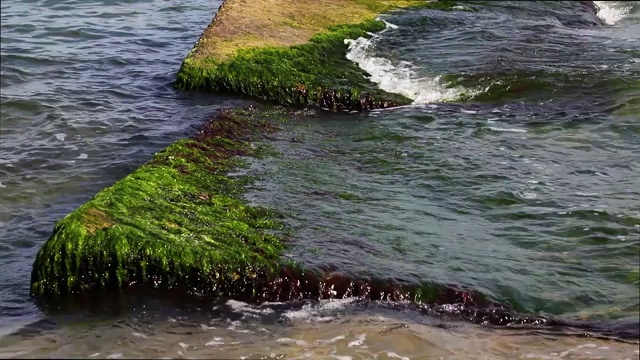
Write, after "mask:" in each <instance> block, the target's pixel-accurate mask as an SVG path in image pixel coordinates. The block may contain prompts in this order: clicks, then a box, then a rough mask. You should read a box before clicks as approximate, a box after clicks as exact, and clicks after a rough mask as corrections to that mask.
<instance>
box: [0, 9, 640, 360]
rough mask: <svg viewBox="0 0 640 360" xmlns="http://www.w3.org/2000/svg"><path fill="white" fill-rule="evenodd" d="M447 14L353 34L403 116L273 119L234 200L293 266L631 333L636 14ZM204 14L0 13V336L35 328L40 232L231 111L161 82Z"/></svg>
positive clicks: (358, 56)
mask: <svg viewBox="0 0 640 360" xmlns="http://www.w3.org/2000/svg"><path fill="white" fill-rule="evenodd" d="M463 5H464V6H467V7H471V8H473V9H474V10H476V11H474V12H468V11H463V9H462V10H458V11H453V12H442V11H435V10H416V11H411V12H398V13H394V14H389V15H386V16H384V19H385V21H387V22H388V23H389V24H390V25H389V28H388V29H387V30H385V31H384V32H383V33H381V34H380V35H378V36H376V37H375V38H374V39H373V40H365V39H353V40H354V41H352V42H350V45H351V51H350V53H349V55H348V56H349V57H350V58H351V59H352V60H354V61H356V62H357V63H358V64H359V65H360V66H361V67H363V68H364V69H366V70H367V71H369V72H370V73H371V74H372V79H373V80H374V81H376V82H378V83H380V86H381V87H383V88H385V89H387V90H390V91H396V92H401V93H404V94H405V95H407V96H410V97H412V98H414V99H415V103H414V104H413V105H411V106H406V107H402V108H397V109H390V110H383V111H374V112H371V113H366V114H340V113H337V114H336V113H329V112H324V111H317V112H315V114H314V115H311V116H306V117H301V118H300V119H298V120H296V121H292V122H291V123H290V124H288V125H287V126H286V127H285V128H284V129H283V131H281V132H280V133H278V134H276V135H275V138H274V139H272V141H271V142H270V143H271V144H272V145H274V146H275V147H276V148H277V149H278V150H280V152H281V155H280V156H277V157H274V158H270V159H265V160H260V161H256V162H255V163H254V166H253V167H252V168H251V170H250V172H252V173H253V174H255V175H259V176H260V178H261V180H260V181H258V182H257V183H256V184H255V185H254V186H253V188H252V189H250V191H249V193H248V195H247V196H248V198H249V200H250V201H252V202H255V203H258V204H261V205H267V206H270V207H273V208H276V209H278V210H282V211H283V212H285V213H286V214H287V216H288V218H287V221H288V222H289V224H290V225H291V226H292V227H293V229H295V232H294V239H293V241H294V242H293V244H294V246H293V248H292V249H291V252H290V254H289V255H290V256H292V257H293V258H295V259H298V260H301V261H303V262H304V263H306V264H309V265H315V266H323V267H326V266H331V267H335V268H338V269H341V270H342V271H346V272H349V273H353V274H361V275H376V276H383V277H392V278H397V279H402V280H421V281H435V282H439V283H445V284H461V285H465V286H467V287H470V288H472V289H475V290H478V291H480V292H483V293H485V294H487V295H489V296H490V297H492V298H493V299H495V300H497V301H500V302H503V303H506V304H509V305H511V306H513V307H514V308H516V309H517V310H519V311H521V312H523V313H535V314H539V315H548V316H553V317H555V318H561V319H588V320H589V321H596V320H606V323H607V324H608V325H607V326H608V328H609V329H611V328H614V329H615V327H616V326H620V328H621V329H623V330H621V331H631V333H632V334H635V335H632V338H633V337H634V336H635V338H636V339H637V327H638V324H639V322H640V320H639V318H638V316H639V315H638V313H639V309H638V307H639V306H640V296H639V288H638V287H639V286H640V280H639V278H638V273H639V266H640V260H639V255H640V138H639V137H640V122H639V120H640V21H639V19H640V15H639V12H640V7H638V6H637V4H634V3H632V2H612V3H610V4H608V5H607V6H608V7H606V8H603V9H601V11H600V13H598V15H599V16H597V15H596V14H595V13H593V12H591V11H590V10H589V6H586V5H584V4H582V3H580V2H569V1H560V2H509V1H505V2H499V3H490V2H467V3H464V4H463ZM45 8H46V9H47V10H46V11H44V10H43V11H35V9H45ZM214 9H217V3H216V4H213V5H211V4H209V3H206V4H205V3H189V4H187V3H179V2H171V3H156V2H145V1H130V2H122V3H120V2H92V3H86V2H83V3H76V2H65V1H49V2H42V1H36V2H29V1H17V0H16V1H6V2H3V3H2V9H1V10H2V54H1V56H2V59H1V60H2V98H1V102H2V103H1V105H2V109H1V115H2V123H1V124H2V126H1V128H0V136H1V139H2V143H1V144H0V204H1V205H2V206H1V207H0V224H1V226H0V268H2V269H3V271H2V272H0V324H1V325H0V333H9V332H12V331H15V330H16V329H20V328H21V327H23V326H24V325H25V324H30V323H34V322H37V323H36V324H41V325H39V326H40V327H44V328H46V324H47V321H51V320H50V319H48V318H47V317H46V316H44V315H43V314H42V313H41V312H40V311H39V310H38V308H37V307H36V306H34V305H33V304H32V302H31V300H30V299H29V298H28V287H29V276H30V271H31V264H32V262H33V258H34V255H35V252H36V251H37V249H38V247H39V246H40V245H41V244H42V243H43V242H44V241H45V240H46V239H47V237H48V236H49V235H50V232H51V229H52V227H53V224H54V223H55V222H56V221H57V220H59V219H60V218H61V217H63V216H64V215H65V214H67V213H68V212H70V211H72V210H73V209H74V208H75V207H77V206H78V205H80V204H82V203H83V202H85V201H87V200H88V199H89V198H90V197H91V196H92V195H93V194H95V193H96V192H97V191H99V190H100V189H102V188H104V187H105V186H108V185H110V184H112V183H113V182H115V181H117V180H118V179H120V178H122V177H123V176H125V175H126V174H127V173H129V172H130V171H131V170H133V169H134V168H135V167H137V166H139V165H140V164H141V163H143V162H144V161H146V160H147V159H148V158H149V157H150V156H151V154H153V153H154V152H155V151H157V150H159V149H161V148H162V147H164V146H166V145H167V144H168V143H170V142H171V141H173V140H175V139H178V138H181V137H184V136H186V135H188V134H190V133H192V132H193V131H194V129H195V128H196V127H197V125H198V124H200V123H202V121H204V120H205V119H206V117H207V116H208V115H209V114H211V113H212V112H213V111H214V110H216V109H218V108H220V107H224V106H230V105H234V104H241V103H243V101H241V100H237V99H234V98H232V97H227V98H225V97H219V96H214V95H205V94H198V93H182V92H177V91H175V90H173V88H172V81H173V79H174V76H175V72H176V71H177V69H178V67H179V64H180V61H181V60H182V58H183V57H184V56H185V55H186V53H187V52H188V51H189V50H190V48H191V46H192V45H193V43H194V42H195V41H196V40H197V37H198V36H199V34H200V31H201V30H202V29H204V27H205V26H206V24H207V23H208V22H209V21H210V19H211V18H212V17H213V11H214ZM603 10H606V11H603ZM150 308H151V307H150ZM169 308H170V307H169ZM154 309H155V308H154ZM162 309H164V310H154V311H156V312H157V313H158V314H164V312H165V311H169V312H171V311H173V310H167V307H166V305H165V306H164V307H162ZM150 312H151V313H152V314H153V312H152V311H150ZM148 316H152V315H148ZM191 316H193V315H191ZM201 316H205V317H206V315H197V316H196V317H201ZM86 321H89V320H86ZM104 321H107V322H108V321H109V320H104ZM194 321H195V320H194ZM198 321H202V320H198ZM270 321H271V320H270ZM425 321H426V320H425ZM134 322H135V321H134ZM427 322H428V321H427ZM42 324H45V325H42ZM114 324H115V323H114ZM114 326H115V325H114ZM124 326H126V327H132V326H133V325H131V323H127V325H124ZM216 326H217V325H216ZM36 328H38V327H37V326H36ZM634 329H635V330H634ZM38 331H42V330H38ZM634 331H635V332H634ZM614 333H615V331H614ZM165 335H166V334H165ZM74 341H75V342H74V344H76V343H78V341H79V342H80V344H82V340H79V339H75V340H74ZM32 346H35V347H38V346H40V345H37V346H36V345H33V344H32ZM74 351H75V350H74ZM87 351H88V350H87ZM80 353H81V352H80ZM60 354H67V353H65V352H62V353H60ZM86 354H89V353H86ZM86 354H85V355H84V356H87V355H86ZM158 356H161V355H158Z"/></svg>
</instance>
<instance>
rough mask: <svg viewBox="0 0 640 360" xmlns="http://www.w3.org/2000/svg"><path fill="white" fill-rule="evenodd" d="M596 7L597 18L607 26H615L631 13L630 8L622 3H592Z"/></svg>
mask: <svg viewBox="0 0 640 360" xmlns="http://www.w3.org/2000/svg"><path fill="white" fill-rule="evenodd" d="M594 4H596V6H597V7H598V17H599V18H600V19H602V20H603V21H604V22H605V23H606V24H608V25H615V24H616V23H617V22H618V21H620V20H622V19H623V18H624V17H625V16H627V14H629V12H630V11H631V6H629V5H626V4H624V3H623V2H622V1H594Z"/></svg>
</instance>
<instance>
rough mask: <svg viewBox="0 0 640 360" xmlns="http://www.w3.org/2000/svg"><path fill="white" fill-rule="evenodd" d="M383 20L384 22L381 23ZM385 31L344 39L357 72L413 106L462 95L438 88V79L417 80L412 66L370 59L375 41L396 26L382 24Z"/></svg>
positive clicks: (454, 89)
mask: <svg viewBox="0 0 640 360" xmlns="http://www.w3.org/2000/svg"><path fill="white" fill-rule="evenodd" d="M383 21H384V20H383ZM385 24H386V25H387V28H386V29H385V30H383V31H381V32H379V33H377V34H375V35H373V36H372V37H371V38H369V39H366V38H362V37H361V38H358V39H355V40H354V39H346V40H345V44H348V45H349V51H348V53H347V59H349V60H351V61H353V62H355V63H357V64H358V66H360V68H361V69H363V70H365V71H366V72H368V73H369V74H371V81H373V82H374V83H376V84H378V86H380V88H382V89H383V90H386V91H389V92H392V93H398V94H402V95H404V96H406V97H408V98H410V99H412V100H413V103H414V104H428V103H433V102H444V101H452V100H454V99H456V98H458V97H459V96H460V95H461V94H463V92H464V88H463V87H461V86H460V87H456V88H451V89H447V88H445V87H444V86H442V85H440V83H439V80H440V77H439V76H435V77H421V78H417V77H416V74H415V72H414V70H413V67H414V65H413V64H412V63H410V62H407V61H401V62H399V64H398V65H394V64H393V63H392V62H391V61H390V60H389V59H386V58H383V57H377V56H374V55H373V54H374V48H375V43H376V41H377V40H378V39H379V38H380V36H381V35H383V34H384V33H386V32H388V31H390V30H393V29H397V28H398V26H397V25H394V24H391V23H388V22H386V21H385Z"/></svg>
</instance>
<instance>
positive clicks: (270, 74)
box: [175, 0, 456, 111]
mask: <svg viewBox="0 0 640 360" xmlns="http://www.w3.org/2000/svg"><path fill="white" fill-rule="evenodd" d="M455 4H456V3H455V2H454V1H450V0H444V1H431V2H427V1H420V0H395V1H391V0H322V1H311V0H301V1H298V2H296V5H295V7H292V8H289V7H287V6H282V4H279V3H278V1H276V0H262V1H260V2H255V4H253V5H249V4H247V3H246V2H243V3H242V5H240V4H239V3H238V1H235V0H227V1H225V2H224V3H223V6H221V8H220V10H219V11H218V14H217V15H216V18H214V20H213V22H212V23H211V25H210V26H209V27H208V28H207V30H205V32H204V34H203V35H202V37H201V38H200V40H198V42H197V43H196V46H195V47H194V49H193V50H192V51H191V52H190V53H189V55H188V56H187V58H186V59H185V60H184V62H183V63H182V66H181V68H180V70H179V72H178V74H177V79H176V83H175V84H176V86H177V87H178V88H180V89H183V90H192V89H198V90H207V91H215V92H219V93H231V94H241V95H247V96H250V97H254V98H258V99H263V100H267V101H272V102H275V103H277V104H281V105H288V106H292V105H297V106H304V105H308V104H314V105H319V106H321V107H325V108H330V109H344V110H357V111H362V110H367V109H371V108H386V107H392V106H398V105H404V104H408V103H410V102H411V100H410V99H408V98H407V97H405V96H403V95H399V94H392V93H389V92H386V91H384V90H381V89H379V88H378V87H377V86H376V84H374V83H372V82H371V81H369V80H368V78H367V77H368V74H367V73H366V72H365V71H364V70H362V69H360V68H359V67H358V66H357V65H356V64H354V63H353V62H351V61H349V60H348V59H346V53H347V50H348V45H347V44H345V42H344V40H345V39H353V38H358V37H370V36H371V33H373V32H378V31H381V30H383V29H384V28H385V24H384V22H382V21H379V20H376V18H377V16H378V15H379V14H381V13H383V12H386V11H389V10H392V9H399V8H406V7H417V6H420V7H432V8H435V9H450V8H452V7H454V6H455ZM270 6H272V7H270ZM247 18H248V19H249V20H250V21H251V22H250V23H248V22H247ZM245 22H247V23H246V24H245Z"/></svg>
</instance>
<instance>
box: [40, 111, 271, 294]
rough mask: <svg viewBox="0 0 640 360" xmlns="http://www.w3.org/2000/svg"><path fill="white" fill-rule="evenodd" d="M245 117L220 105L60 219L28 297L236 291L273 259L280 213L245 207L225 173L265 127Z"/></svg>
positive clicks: (248, 150)
mask: <svg viewBox="0 0 640 360" xmlns="http://www.w3.org/2000/svg"><path fill="white" fill-rule="evenodd" d="M268 130H270V127H269V125H268V123H267V122H265V121H263V120H261V119H256V118H254V116H253V115H251V114H249V113H243V114H240V112H238V111H236V112H235V113H232V112H229V111H225V112H223V113H222V114H221V115H220V116H218V117H217V118H216V119H214V120H213V121H211V122H210V123H208V124H207V125H206V126H205V127H204V128H203V129H202V130H201V131H200V132H199V133H198V135H197V136H195V137H193V138H191V139H185V140H179V141H177V142H175V143H173V144H171V145H170V146H169V147H167V148H166V149H164V150H162V151H160V152H159V153H157V154H156V155H155V156H154V157H153V158H152V159H151V161H149V162H148V163H147V164H145V165H143V166H142V167H140V168H138V169H137V170H136V171H134V172H133V173H131V174H130V175H128V176H127V177H125V178H124V179H122V180H120V181H118V182H117V183H116V184H114V185H113V186H111V187H109V188H106V189H104V190H102V191H101V192H100V193H98V194H97V195H96V196H95V197H94V198H93V199H92V200H91V201H89V202H88V203H86V204H84V205H82V206H81V207H80V208H78V209H77V210H75V211H74V212H72V213H71V214H69V215H67V216H66V217H65V218H63V219H62V220H61V221H59V222H58V223H57V224H56V226H55V229H54V232H53V235H52V236H51V238H50V239H49V240H48V241H47V242H46V243H45V244H44V245H43V246H42V248H41V249H40V251H39V252H38V255H37V258H36V260H35V263H34V267H33V272H32V294H33V295H35V296H48V295H51V296H57V295H64V294H73V293H78V292H83V291H85V290H87V291H88V290H91V291H94V290H101V289H114V288H115V289H118V288H122V287H123V286H129V285H135V284H151V285H153V286H154V287H164V288H171V287H175V286H179V287H186V288H187V289H192V288H198V289H207V290H209V291H215V292H218V293H223V292H226V291H230V292H233V293H239V292H242V291H243V286H244V285H243V281H247V279H251V278H255V277H257V276H259V274H260V272H261V271H263V272H264V271H270V270H272V269H274V267H275V266H276V265H278V264H279V263H280V256H281V251H282V249H283V244H282V241H281V240H280V238H278V237H277V236H276V235H275V234H274V233H273V230H277V229H280V228H282V224H281V223H280V222H279V221H278V216H277V214H275V213H273V212H271V211H269V210H266V209H262V208H259V207H252V206H248V205H246V204H245V203H244V202H243V201H242V200H241V199H240V197H239V196H238V194H239V193H240V192H241V190H242V183H241V180H239V179H233V178H230V177H228V176H226V174H227V172H228V171H229V170H230V169H232V168H234V167H235V166H236V165H237V164H238V163H239V158H238V157H237V156H238V155H250V154H252V153H255V152H256V150H255V149H253V148H252V147H251V146H250V145H249V143H248V142H247V141H248V140H249V139H250V138H251V136H252V135H253V134H256V133H259V132H262V131H268Z"/></svg>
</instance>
